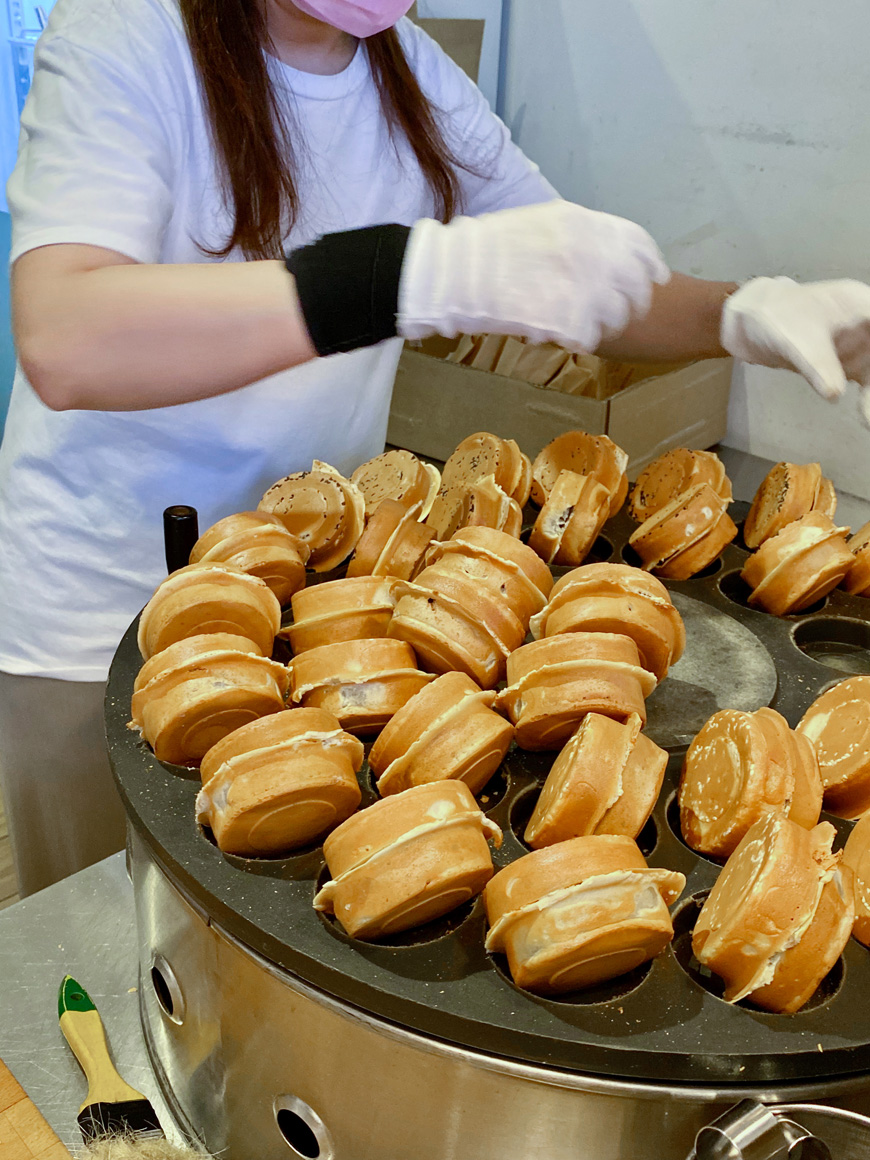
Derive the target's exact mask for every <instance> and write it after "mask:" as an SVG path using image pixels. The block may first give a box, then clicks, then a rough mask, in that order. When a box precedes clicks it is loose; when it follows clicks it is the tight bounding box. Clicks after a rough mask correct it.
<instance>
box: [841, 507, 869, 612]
mask: <svg viewBox="0 0 870 1160" xmlns="http://www.w3.org/2000/svg"><path fill="white" fill-rule="evenodd" d="M849 551H850V552H851V553H852V556H853V557H854V563H853V564H852V566H851V567H850V569H849V571H848V572H847V573H846V578H845V579H844V580H843V587H844V588H845V589H846V591H847V592H850V593H851V594H852V595H853V596H870V524H865V525H864V527H863V528H859V529H858V531H857V532H856V533H855V535H854V536H851V537H850V539H849Z"/></svg>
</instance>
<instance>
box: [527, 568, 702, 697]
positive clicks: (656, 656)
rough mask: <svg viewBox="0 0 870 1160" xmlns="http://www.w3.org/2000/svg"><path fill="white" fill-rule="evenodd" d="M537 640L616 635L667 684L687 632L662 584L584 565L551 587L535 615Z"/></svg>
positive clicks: (639, 574)
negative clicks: (565, 635)
mask: <svg viewBox="0 0 870 1160" xmlns="http://www.w3.org/2000/svg"><path fill="white" fill-rule="evenodd" d="M530 627H531V630H532V635H533V636H534V637H535V639H540V638H541V637H545V636H558V635H559V634H560V633H565V632H616V633H621V634H623V635H624V636H630V637H631V638H632V640H633V641H634V643H635V644H636V645H637V651H638V653H639V654H640V663H641V664H642V665H643V667H644V668H645V669H649V671H650V672H651V673H653V674H654V676H655V678H656V680H658V681H661V680H663V679H664V678H665V677H666V676H667V673H668V669H669V668H670V666H671V665H672V664H676V662H677V661H678V660H679V659H680V657H681V656H682V655H683V650H684V649H685V647H686V629H685V626H684V625H683V618H682V617H681V616H680V614H679V612H678V611H677V609H676V608H675V607H674V605H673V603H672V601H671V596H670V593H669V592H668V590H667V588H665V586H664V584H662V582H661V581H660V580H657V579H656V578H655V576H651V575H650V574H649V573H648V572H644V571H642V570H641V569H640V568H631V567H629V565H628V564H586V565H585V566H584V567H582V568H576V569H575V570H574V571H573V572H566V574H565V575H564V576H562V577H561V578H560V579H559V580H557V581H556V583H555V585H554V586H553V590H552V592H551V593H550V599H549V602H548V603H547V606H546V608H545V609H544V610H543V611H542V612H540V613H538V614H537V615H536V616H533V617H532V620H531V625H530Z"/></svg>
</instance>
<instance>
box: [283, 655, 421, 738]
mask: <svg viewBox="0 0 870 1160" xmlns="http://www.w3.org/2000/svg"><path fill="white" fill-rule="evenodd" d="M288 667H289V669H290V695H291V698H292V700H293V701H294V702H295V703H296V704H302V705H304V706H305V708H306V709H308V708H313V709H325V710H326V711H327V712H328V713H332V714H334V716H336V717H337V718H338V720H339V721H340V723H341V727H342V728H343V729H346V730H347V731H348V733H376V732H377V731H378V730H379V729H382V728H383V727H384V725H386V723H387V722H388V721H389V719H390V718H391V717H392V716H393V714H394V713H397V712H398V711H399V709H401V707H402V706H403V705H404V704H405V702H406V701H409V700H410V699H411V697H413V696H414V694H415V693H419V691H420V690H421V689H422V688H423V686H424V685H427V684H428V683H429V681H431V680H433V679H434V678H433V677H431V676H430V675H429V674H428V673H421V672H420V670H419V669H418V668H417V661H416V658H415V656H414V650H413V649H412V648H411V647H410V645H407V644H405V642H404V641H400V640H348V641H343V642H341V643H340V644H324V645H321V646H320V647H319V648H313V649H310V650H309V651H308V652H304V653H301V654H300V655H299V656H297V657H294V658H293V660H292V661H291V662H290V665H289V666H288Z"/></svg>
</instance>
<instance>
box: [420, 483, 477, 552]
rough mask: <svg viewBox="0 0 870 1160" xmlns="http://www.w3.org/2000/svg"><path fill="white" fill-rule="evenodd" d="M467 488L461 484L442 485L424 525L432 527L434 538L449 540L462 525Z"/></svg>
mask: <svg viewBox="0 0 870 1160" xmlns="http://www.w3.org/2000/svg"><path fill="white" fill-rule="evenodd" d="M467 495H468V488H467V486H466V485H465V484H464V483H463V484H451V485H450V486H446V485H445V486H443V487H442V488H441V490H440V491H439V492H438V494H437V495H436V496H435V500H434V502H433V504H432V510H431V511H430V512H429V514H428V516H426V527H427V528H431V529H432V535H433V536H434V537H435V539H436V540H449V539H450V537H451V536H452V535H454V533H456V532H458V531H459V529H460V528H461V527H462V520H463V518H464V516H465V500H466V496H467Z"/></svg>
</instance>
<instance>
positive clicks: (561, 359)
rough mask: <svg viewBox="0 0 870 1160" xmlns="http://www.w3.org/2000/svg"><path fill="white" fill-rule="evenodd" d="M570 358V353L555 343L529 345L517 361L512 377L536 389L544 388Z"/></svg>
mask: <svg viewBox="0 0 870 1160" xmlns="http://www.w3.org/2000/svg"><path fill="white" fill-rule="evenodd" d="M570 357H571V355H570V354H569V353H568V351H567V350H565V349H564V348H563V347H561V346H557V345H556V343H555V342H547V343H542V344H541V345H540V346H532V345H531V344H528V345H527V346H526V348H525V350H524V351H523V353H522V354H521V355H520V357H519V358H518V359H517V363H516V366H515V367H514V373H513V376H512V377H513V378H515V379H522V381H523V382H524V383H531V384H532V386H535V387H543V386H544V384H545V383H548V382H549V381H550V380H551V379H552V378H553V377H554V376H555V375H557V374H558V373H559V371H560V370H561V369H562V367H563V366H564V365H565V363H566V362H567V361H568V360H569V359H570Z"/></svg>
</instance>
